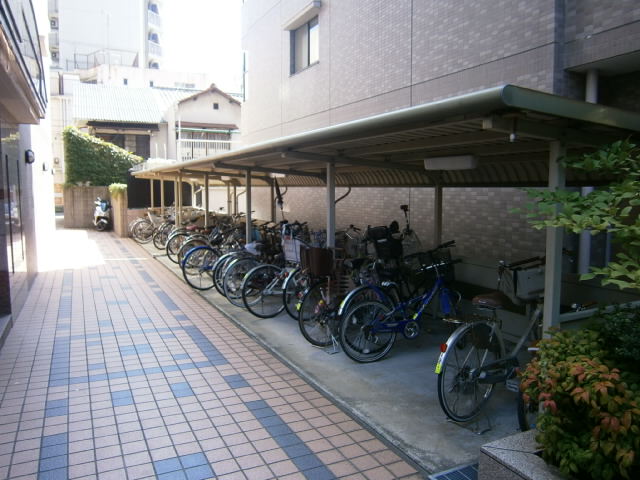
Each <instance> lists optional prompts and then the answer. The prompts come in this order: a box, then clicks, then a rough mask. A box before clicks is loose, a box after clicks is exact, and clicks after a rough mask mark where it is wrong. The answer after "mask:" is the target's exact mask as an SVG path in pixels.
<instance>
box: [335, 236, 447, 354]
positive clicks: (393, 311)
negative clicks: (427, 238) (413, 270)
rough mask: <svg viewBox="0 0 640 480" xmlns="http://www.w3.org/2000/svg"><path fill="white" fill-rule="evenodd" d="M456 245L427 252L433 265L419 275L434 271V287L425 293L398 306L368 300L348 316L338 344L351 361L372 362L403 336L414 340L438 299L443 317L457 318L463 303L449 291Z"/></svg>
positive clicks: (341, 328) (342, 326)
mask: <svg viewBox="0 0 640 480" xmlns="http://www.w3.org/2000/svg"><path fill="white" fill-rule="evenodd" d="M454 244H455V242H454V241H451V242H447V243H444V244H442V245H440V246H438V247H437V248H435V249H434V250H432V251H430V252H428V253H429V257H430V259H431V264H430V265H426V264H423V265H421V266H420V268H419V270H418V271H419V272H421V273H426V272H433V274H434V275H435V280H434V282H433V285H432V286H431V287H430V288H428V289H427V290H426V291H425V292H424V293H422V294H419V295H417V296H414V297H412V298H409V299H408V300H405V301H401V302H398V303H395V304H394V305H393V306H391V305H390V304H389V302H381V301H378V300H368V301H364V302H360V303H357V304H356V305H354V306H353V307H351V309H350V310H349V311H348V312H347V313H346V315H345V316H344V318H343V319H342V321H341V322H340V326H339V337H338V338H339V341H340V345H341V346H342V350H343V351H344V352H345V353H346V354H347V356H348V357H349V358H351V359H352V360H354V361H356V362H359V363H370V362H375V361H377V360H380V359H382V358H383V357H385V356H386V355H387V354H388V353H389V351H390V350H391V348H392V347H393V344H394V342H395V340H396V337H397V334H398V333H402V334H403V335H404V337H405V338H407V339H414V338H416V337H417V336H418V335H419V333H420V322H421V320H422V318H423V315H424V313H425V311H426V309H427V307H428V306H429V305H431V304H432V301H433V300H434V299H435V298H436V297H438V299H439V302H440V310H441V312H442V316H443V317H444V318H451V317H455V316H456V306H457V304H458V302H459V300H460V296H459V294H458V293H457V292H454V291H453V290H450V289H449V287H448V283H449V282H450V281H451V280H452V277H453V265H454V264H456V263H459V262H460V260H458V259H456V260H452V259H451V253H450V250H449V247H451V246H454Z"/></svg>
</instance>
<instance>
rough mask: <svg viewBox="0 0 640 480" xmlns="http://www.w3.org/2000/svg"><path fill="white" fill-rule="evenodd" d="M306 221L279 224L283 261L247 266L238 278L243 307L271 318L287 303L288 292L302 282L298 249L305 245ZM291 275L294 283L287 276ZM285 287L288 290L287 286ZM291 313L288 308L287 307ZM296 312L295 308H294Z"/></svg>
mask: <svg viewBox="0 0 640 480" xmlns="http://www.w3.org/2000/svg"><path fill="white" fill-rule="evenodd" d="M305 225H306V223H299V222H297V221H296V222H294V223H292V224H290V223H288V222H287V223H284V224H283V225H282V233H281V238H282V251H283V254H284V265H283V266H280V265H273V264H264V265H258V266H257V267H255V268H253V269H252V270H250V271H249V272H248V273H247V274H246V275H245V277H244V279H243V280H242V285H241V287H240V288H241V296H242V302H243V304H244V306H245V308H246V309H247V310H249V312H251V313H252V314H253V315H255V316H256V317H259V318H272V317H275V316H276V315H278V314H279V313H280V312H282V311H283V310H284V309H285V308H287V307H288V306H289V303H290V298H289V295H291V294H293V295H295V292H294V290H295V288H297V287H299V286H301V285H302V277H301V271H302V270H301V268H300V252H301V251H302V249H305V248H309V246H308V244H307V243H305V241H304V238H307V237H306V235H305V233H304V228H305ZM293 277H295V278H296V280H295V283H292V282H290V279H291V278H293ZM287 287H288V288H289V290H287ZM287 313H289V314H290V315H291V313H290V312H289V311H287ZM296 313H297V312H296Z"/></svg>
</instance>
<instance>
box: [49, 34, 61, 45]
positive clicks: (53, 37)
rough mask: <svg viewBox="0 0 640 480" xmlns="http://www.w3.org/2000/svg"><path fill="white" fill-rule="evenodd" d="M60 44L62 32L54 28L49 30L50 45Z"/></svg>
mask: <svg viewBox="0 0 640 480" xmlns="http://www.w3.org/2000/svg"><path fill="white" fill-rule="evenodd" d="M59 45H60V32H58V31H57V30H52V31H50V32H49V47H56V48H57V47H58V46H59Z"/></svg>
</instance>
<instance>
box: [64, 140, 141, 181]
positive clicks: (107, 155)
mask: <svg viewBox="0 0 640 480" xmlns="http://www.w3.org/2000/svg"><path fill="white" fill-rule="evenodd" d="M63 139H64V149H65V172H66V183H67V184H71V185H78V184H82V183H86V182H89V183H90V184H91V185H97V186H107V185H110V184H112V183H126V181H127V174H128V171H129V169H130V168H131V167H133V166H134V165H136V164H138V163H140V162H142V158H141V157H139V156H137V155H134V154H132V153H130V152H127V151H126V150H124V149H122V148H120V147H118V146H116V145H113V144H112V143H109V142H105V141H103V140H100V139H99V138H96V137H93V136H91V135H88V134H86V133H82V132H80V131H78V129H76V128H74V127H67V128H65V129H64V132H63Z"/></svg>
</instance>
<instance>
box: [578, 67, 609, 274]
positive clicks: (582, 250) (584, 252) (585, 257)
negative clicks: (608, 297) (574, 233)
mask: <svg viewBox="0 0 640 480" xmlns="http://www.w3.org/2000/svg"><path fill="white" fill-rule="evenodd" d="M584 99H585V101H586V102H589V103H598V71H597V70H589V71H587V77H586V84H585V98H584ZM591 192H593V187H582V188H581V189H580V193H581V195H582V196H583V197H586V196H587V195H589V194H590V193H591ZM610 238H611V235H610V234H607V245H609V240H610ZM590 265H591V234H590V233H589V232H588V231H584V232H581V233H580V237H579V240H578V266H577V268H578V274H580V275H582V274H584V273H588V272H589V266H590Z"/></svg>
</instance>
